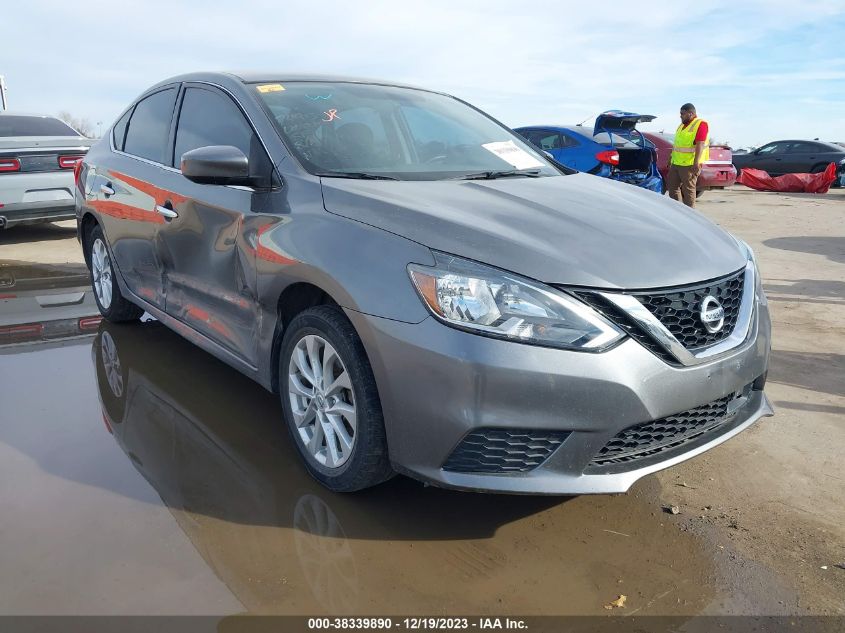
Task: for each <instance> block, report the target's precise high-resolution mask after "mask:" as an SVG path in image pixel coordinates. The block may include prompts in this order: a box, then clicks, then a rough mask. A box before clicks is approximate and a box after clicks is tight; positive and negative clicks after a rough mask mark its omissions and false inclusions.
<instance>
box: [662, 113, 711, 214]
mask: <svg viewBox="0 0 845 633" xmlns="http://www.w3.org/2000/svg"><path fill="white" fill-rule="evenodd" d="M708 158H710V130H709V128H708V126H707V121H705V120H703V119H699V118H698V117H697V116H696V114H695V106H694V105H692V104H691V103H685V104H684V105H682V106H681V124H680V125H679V126H678V129H677V130H675V143H674V147H672V158H671V160H670V161H669V174H668V175H667V177H666V181H667V182H666V190H667V191H668V192H669V195H670V196H672V197H673V198H674V199H675V200H678V201H679V202H681V201H683V203H684V204H685V205H687V206H688V207H694V206H695V185H696V182H697V181H698V175H699V174H700V173H701V165H702V163H704V162H705V161H706V160H707V159H708Z"/></svg>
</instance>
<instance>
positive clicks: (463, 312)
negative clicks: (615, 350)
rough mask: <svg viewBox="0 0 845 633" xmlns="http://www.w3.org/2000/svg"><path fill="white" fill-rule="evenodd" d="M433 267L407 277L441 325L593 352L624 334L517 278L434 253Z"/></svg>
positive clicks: (412, 269)
mask: <svg viewBox="0 0 845 633" xmlns="http://www.w3.org/2000/svg"><path fill="white" fill-rule="evenodd" d="M434 257H435V261H436V264H435V265H434V266H431V267H429V266H420V265H418V264H411V265H409V266H408V272H409V273H410V275H411V279H412V280H413V282H414V285H415V286H416V288H417V291H418V292H419V294H420V296H421V297H422V299H423V302H424V303H425V304H426V305H427V306H428V308H429V309H430V310H431V311H432V313H434V316H436V317H437V318H438V319H440V320H441V321H443V322H444V323H446V324H448V325H451V326H452V327H457V328H461V329H465V330H469V331H472V332H476V333H478V334H484V335H487V336H493V337H496V338H503V339H508V340H512V341H519V342H521V343H530V344H534V345H543V346H546V347H557V348H562V349H571V350H583V351H592V352H598V351H602V350H605V349H607V348H608V347H610V346H611V345H613V344H615V343H616V342H617V341H619V340H620V339H621V338H623V337H624V336H625V334H624V333H623V332H622V331H621V330H620V329H618V328H617V327H616V326H615V325H613V324H612V323H610V322H609V321H607V320H606V319H604V318H603V317H602V316H601V315H600V314H598V313H597V312H596V311H595V310H593V309H592V308H590V307H589V306H587V305H585V304H583V303H581V302H580V301H578V300H577V299H575V298H573V297H570V296H569V295H567V294H565V293H563V292H561V291H559V290H555V289H554V288H551V287H548V286H544V285H543V284H540V283H537V282H534V281H531V280H529V279H524V278H522V277H519V276H518V275H514V274H512V273H508V272H505V271H503V270H498V269H496V268H493V267H490V266H484V265H482V264H478V263H476V262H472V261H469V260H465V259H459V258H457V257H453V256H451V255H446V254H443V253H434Z"/></svg>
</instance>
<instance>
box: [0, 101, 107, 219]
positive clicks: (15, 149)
mask: <svg viewBox="0 0 845 633" xmlns="http://www.w3.org/2000/svg"><path fill="white" fill-rule="evenodd" d="M93 142H94V141H92V140H91V139H89V138H86V137H84V136H82V135H81V134H80V133H79V132H77V131H76V130H74V129H73V128H72V127H70V126H69V125H68V124H67V123H65V122H64V121H61V120H59V119H56V118H53V117H49V116H39V115H28V114H12V113H9V112H0V229H5V228H8V227H11V226H15V225H17V224H36V223H39V222H54V221H57V220H72V219H73V218H74V217H76V216H75V213H74V201H73V170H74V168H75V167H77V166H78V165H79V163H80V161H81V160H82V157H83V156H84V155H85V154H86V152H87V151H88V149H89V148H90V147H91V144H92V143H93Z"/></svg>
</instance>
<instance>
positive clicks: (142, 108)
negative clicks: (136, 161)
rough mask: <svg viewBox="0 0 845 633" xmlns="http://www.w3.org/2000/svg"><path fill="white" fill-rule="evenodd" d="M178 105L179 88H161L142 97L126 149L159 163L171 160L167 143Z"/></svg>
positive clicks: (128, 151)
mask: <svg viewBox="0 0 845 633" xmlns="http://www.w3.org/2000/svg"><path fill="white" fill-rule="evenodd" d="M174 105H176V88H167V89H165V90H161V91H159V92H156V93H154V94H151V95H150V96H149V97H146V98H145V99H142V100H141V101H139V102H138V105H136V106H135V110H134V111H133V112H132V118H130V119H129V128H128V129H127V130H126V142H125V143H124V145H123V151H124V152H126V153H127V154H132V155H133V156H140V157H141V158H146V159H147V160H151V161H155V162H156V163H162V164H164V163H165V162H166V163H169V162H170V161H169V160H167V142H168V140H169V138H170V122H171V119H172V118H173V106H174Z"/></svg>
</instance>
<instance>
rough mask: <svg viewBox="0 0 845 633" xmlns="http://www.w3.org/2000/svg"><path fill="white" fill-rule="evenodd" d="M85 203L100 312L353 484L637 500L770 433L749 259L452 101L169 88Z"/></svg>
mask: <svg viewBox="0 0 845 633" xmlns="http://www.w3.org/2000/svg"><path fill="white" fill-rule="evenodd" d="M75 195H76V214H77V222H78V231H79V238H80V241H81V243H82V246H83V249H84V252H85V259H86V262H87V263H88V266H89V267H90V269H91V280H92V284H93V287H94V290H95V295H96V300H97V304H98V306H99V309H100V311H101V313H102V314H103V316H104V317H105V318H106V319H108V320H109V321H113V322H119V321H127V322H128V321H137V320H138V319H139V318H140V317H141V315H142V314H143V313H144V311H146V312H149V313H150V314H151V315H153V316H154V317H156V318H157V319H159V320H160V321H162V322H163V323H164V324H166V325H167V326H169V327H171V328H172V329H174V330H175V331H176V332H178V333H179V334H181V335H183V336H184V337H186V338H188V339H189V340H191V341H193V342H194V343H196V344H197V345H199V346H200V347H202V348H203V349H205V350H207V351H208V352H209V353H211V354H212V355H214V356H216V357H217V358H219V359H220V360H222V361H224V362H226V363H228V364H229V365H231V366H232V367H235V368H236V369H238V370H239V371H241V372H243V373H244V374H246V375H248V376H250V377H251V378H253V379H254V380H256V381H258V382H259V383H260V384H262V385H263V386H264V387H266V388H267V389H269V390H272V391H275V392H278V393H279V396H280V398H281V403H282V410H283V416H284V422H285V424H286V425H287V427H288V429H289V430H290V434H291V437H292V441H293V442H294V444H295V445H296V447H297V449H298V451H299V453H300V454H301V456H302V459H303V462H304V464H305V466H306V468H307V469H308V470H309V471H310V473H311V474H312V475H313V476H314V477H315V478H316V479H317V480H319V481H320V482H321V483H323V484H324V485H325V486H327V487H328V488H330V489H332V490H338V491H352V490H359V489H362V488H365V487H368V486H372V485H375V484H378V483H379V482H382V481H384V480H386V479H388V478H389V477H391V476H392V475H393V474H394V473H396V472H401V473H405V474H408V475H410V476H411V477H415V478H418V479H420V480H423V481H426V482H430V483H432V484H435V485H439V486H445V487H450V488H460V489H466V490H490V491H500V492H511V493H534V494H536V493H541V494H581V493H612V492H623V491H625V490H627V489H628V488H629V487H630V486H631V484H632V483H633V482H634V481H636V480H637V479H639V478H640V477H642V476H643V475H646V474H649V473H652V472H654V471H656V470H659V469H662V468H666V467H667V466H671V465H673V464H676V463H678V462H680V461H682V460H684V459H687V458H689V457H692V456H693V455H697V454H699V453H701V452H703V451H706V450H707V449H709V448H712V447H713V446H715V445H717V444H719V443H721V442H724V441H725V440H727V439H728V438H730V437H732V436H734V435H736V434H737V433H739V432H740V431H742V430H743V429H745V428H747V427H748V426H749V425H751V424H752V423H753V422H754V421H756V420H757V419H758V418H760V417H761V416H764V415H771V413H772V410H771V407H770V404H769V402H768V400H767V398H766V396H765V395H764V393H763V387H764V384H765V381H766V370H767V365H768V358H769V349H770V321H769V314H768V307H767V302H766V297H765V295H764V294H763V290H762V286H761V282H760V276H759V272H758V270H757V266H756V264H755V261H754V255H753V253H752V251H751V249H750V248H749V247H748V246H747V245H746V244H745V243H744V242H742V241H741V240H739V239H736V238H734V237H732V236H731V235H730V234H728V233H727V232H725V231H724V230H722V229H720V228H719V227H717V226H715V225H714V224H713V223H711V222H710V221H709V220H707V219H706V218H704V217H703V216H702V215H700V214H698V213H697V212H695V211H694V210H691V209H688V208H686V207H685V206H683V205H681V204H679V203H676V202H674V201H672V200H669V199H667V198H664V197H662V196H659V195H655V194H654V193H652V192H649V191H644V190H640V189H638V188H636V187H629V186H626V185H624V184H620V183H617V182H614V181H612V180H608V179H603V178H594V177H592V176H590V175H582V174H579V173H575V172H572V171H570V170H568V169H566V168H564V167H562V166H560V165H557V164H555V163H553V162H552V161H550V160H549V159H548V158H546V157H545V156H544V155H543V154H541V153H539V152H538V151H537V150H536V149H535V148H533V147H532V146H530V145H528V144H526V143H525V142H524V141H522V140H520V137H519V136H517V135H516V134H514V133H513V132H512V131H511V130H509V129H508V128H507V127H505V126H504V125H502V124H501V123H499V122H497V121H495V120H494V119H492V118H490V117H489V116H487V115H486V114H484V113H483V112H481V111H480V110H478V109H476V108H474V107H473V106H471V105H469V104H467V103H465V102H463V101H461V100H459V99H456V98H454V97H451V96H449V95H445V94H440V93H437V92H432V91H429V90H422V89H419V88H413V87H409V86H401V85H397V84H393V83H388V82H378V81H367V80H358V79H350V78H332V77H318V76H297V75H288V74H283V73H278V74H272V73H262V74H255V75H245V74H240V75H233V74H224V73H197V74H191V75H184V76H180V77H175V78H173V79H169V80H167V81H164V82H162V83H160V84H158V85H156V86H154V87H152V88H150V89H149V90H148V91H146V92H145V93H144V94H142V95H141V96H140V97H138V99H137V100H135V102H134V103H133V104H132V105H131V106H130V107H129V108H128V109H127V110H126V111H125V112H124V113H123V114H122V115H121V116H120V118H119V119H118V121H117V122H116V123H115V124H114V125H113V126H112V128H111V129H110V130H109V132H108V133H107V134H106V135H105V137H104V139H103V140H102V141H101V142H99V143H98V144H97V145H95V146H94V147H93V148H92V149H91V151H90V152H89V153H88V154H87V156H86V157H85V159H84V161H83V164H82V167H81V169H80V170H79V171H78V174H77V181H76V191H75ZM112 365H113V366H112V370H115V371H116V369H115V366H114V363H113V364H112ZM118 397H126V395H125V394H122V395H120V396H118ZM231 423H232V424H247V423H249V421H248V420H238V419H233V420H232V421H231Z"/></svg>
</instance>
